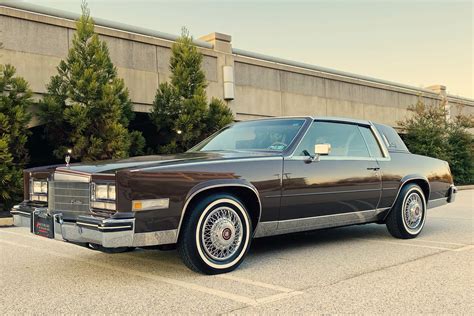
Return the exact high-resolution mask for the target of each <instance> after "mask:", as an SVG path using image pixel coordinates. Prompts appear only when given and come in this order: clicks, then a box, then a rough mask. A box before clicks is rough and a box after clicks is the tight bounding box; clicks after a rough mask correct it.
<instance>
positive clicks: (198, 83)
mask: <svg viewBox="0 0 474 316" xmlns="http://www.w3.org/2000/svg"><path fill="white" fill-rule="evenodd" d="M171 52H172V56H171V58H170V70H171V78H170V79H171V80H170V82H169V83H168V82H165V83H161V84H160V85H159V87H158V90H157V92H156V96H155V101H154V103H153V110H152V113H151V114H150V119H151V120H152V122H153V123H154V124H155V125H156V127H157V129H158V135H159V137H160V141H159V143H160V145H161V146H160V148H159V152H162V153H175V152H182V151H185V150H187V149H189V148H190V147H191V146H193V145H195V144H196V143H198V142H199V141H200V140H202V139H204V138H205V137H207V136H208V135H210V134H211V133H213V132H215V131H217V130H219V129H220V128H222V127H223V126H225V125H227V124H229V123H231V122H232V121H233V115H232V112H231V110H230V109H229V107H228V106H227V105H226V104H225V103H224V102H223V101H221V100H218V99H215V98H213V99H212V100H211V102H210V103H209V104H208V100H207V95H206V87H207V81H206V76H205V74H204V72H203V70H202V60H203V56H202V54H201V53H200V52H199V51H198V49H197V48H196V46H195V45H194V44H193V40H192V37H191V36H190V35H189V32H188V31H187V30H186V29H184V28H183V32H182V35H181V37H180V38H179V39H178V40H177V41H176V43H174V44H173V46H172V48H171Z"/></svg>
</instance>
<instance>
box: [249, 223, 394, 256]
mask: <svg viewBox="0 0 474 316" xmlns="http://www.w3.org/2000/svg"><path fill="white" fill-rule="evenodd" d="M387 236H390V235H389V233H388V231H387V229H386V227H385V225H378V224H365V225H357V226H344V227H338V228H328V229H320V230H313V231H307V232H301V233H292V234H286V235H278V236H272V237H265V238H257V239H255V240H254V241H253V244H252V247H251V249H250V253H251V254H253V255H258V254H263V253H267V252H273V251H282V250H286V249H298V248H306V247H316V246H323V245H329V244H336V243H339V242H344V241H349V240H353V239H358V238H380V237H382V238H384V237H387Z"/></svg>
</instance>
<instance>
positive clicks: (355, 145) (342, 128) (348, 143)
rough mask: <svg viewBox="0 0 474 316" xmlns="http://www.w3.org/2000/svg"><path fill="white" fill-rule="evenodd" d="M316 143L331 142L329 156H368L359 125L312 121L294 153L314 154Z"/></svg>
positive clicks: (299, 154)
mask: <svg viewBox="0 0 474 316" xmlns="http://www.w3.org/2000/svg"><path fill="white" fill-rule="evenodd" d="M316 144H331V153H330V154H329V156H334V157H370V154H369V150H368V149H367V146H366V144H365V141H364V137H363V136H362V134H361V131H360V130H359V127H358V126H357V125H354V124H344V123H336V122H323V121H316V122H313V125H311V127H310V129H309V131H308V132H307V133H306V135H305V137H304V138H303V140H302V141H301V143H300V145H299V146H298V148H297V149H296V155H297V156H304V155H305V154H304V151H307V152H308V153H310V154H311V155H314V145H316Z"/></svg>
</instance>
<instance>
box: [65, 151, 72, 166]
mask: <svg viewBox="0 0 474 316" xmlns="http://www.w3.org/2000/svg"><path fill="white" fill-rule="evenodd" d="M71 153H72V150H71V149H68V150H67V155H66V158H65V159H64V160H65V161H66V167H69V162H71Z"/></svg>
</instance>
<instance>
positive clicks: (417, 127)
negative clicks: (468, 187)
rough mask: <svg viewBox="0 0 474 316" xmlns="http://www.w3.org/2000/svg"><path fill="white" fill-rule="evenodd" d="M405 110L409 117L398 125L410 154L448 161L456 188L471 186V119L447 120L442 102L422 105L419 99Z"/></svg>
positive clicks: (473, 152)
mask: <svg viewBox="0 0 474 316" xmlns="http://www.w3.org/2000/svg"><path fill="white" fill-rule="evenodd" d="M409 110H410V111H411V112H412V115H410V116H409V117H407V118H405V120H403V121H401V122H399V124H400V126H401V127H402V128H403V129H404V132H405V133H406V134H405V135H404V141H405V143H406V145H407V147H408V148H409V149H410V151H411V152H412V153H415V154H420V155H425V156H430V157H434V158H438V159H442V160H446V161H448V162H449V165H450V168H451V171H452V173H453V176H454V181H455V182H456V183H457V184H472V183H474V177H473V174H474V164H473V160H474V144H473V136H472V134H471V133H470V132H469V128H472V127H474V124H473V118H472V116H465V115H462V114H460V115H458V116H457V117H455V118H454V119H453V120H447V119H446V114H447V113H446V110H445V103H444V102H440V103H439V104H437V105H426V104H425V103H424V102H423V100H422V99H421V98H419V100H418V102H417V103H416V104H415V105H413V106H411V107H409Z"/></svg>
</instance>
